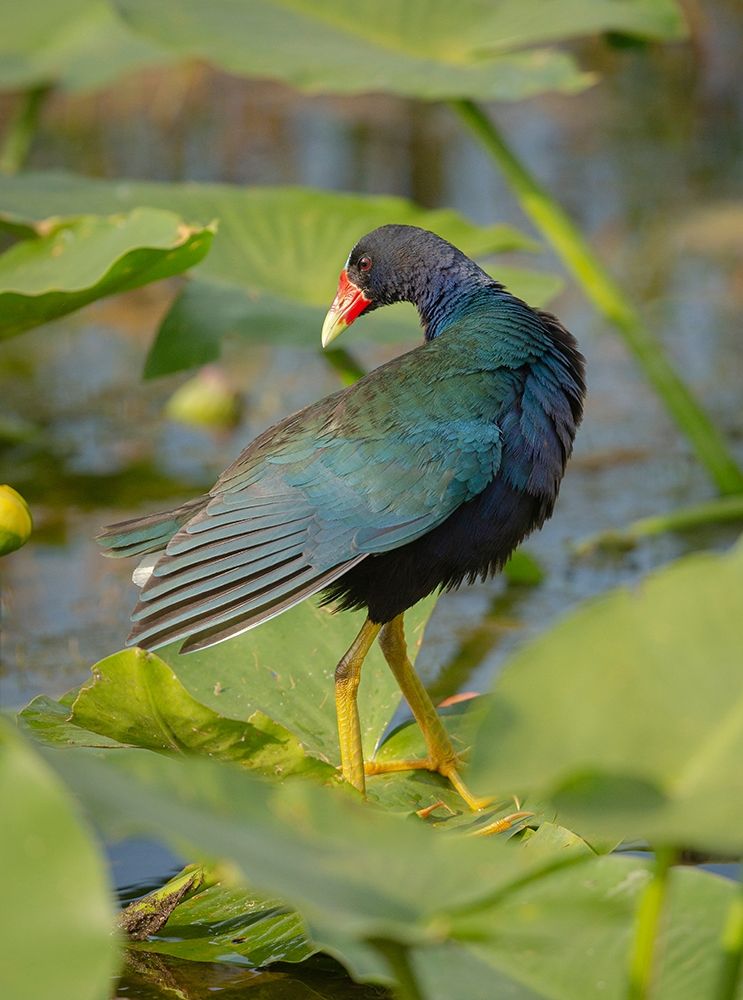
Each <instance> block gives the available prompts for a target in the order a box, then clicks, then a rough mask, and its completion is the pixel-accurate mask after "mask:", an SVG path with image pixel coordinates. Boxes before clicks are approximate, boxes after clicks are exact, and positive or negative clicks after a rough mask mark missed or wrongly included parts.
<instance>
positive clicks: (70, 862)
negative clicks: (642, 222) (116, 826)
mask: <svg viewBox="0 0 743 1000" xmlns="http://www.w3.org/2000/svg"><path fill="white" fill-rule="evenodd" d="M0 796H1V797H2V802H3V803H4V804H5V808H4V810H3V812H4V815H3V820H2V823H0V852H1V854H2V859H3V868H4V870H3V894H4V902H3V906H2V907H0V940H2V947H1V948H0V982H2V984H3V994H4V995H5V996H7V997H12V998H13V1000H60V997H75V998H76V1000H99V998H100V997H103V996H104V995H106V993H107V989H108V985H109V982H110V979H111V977H112V976H113V975H114V973H115V971H116V966H117V963H118V955H117V942H116V939H115V938H114V937H113V936H112V934H111V926H112V923H113V919H114V910H113V901H112V895H111V892H110V889H109V886H108V882H107V879H106V875H105V869H104V863H103V858H102V857H101V854H100V851H99V850H98V849H97V848H96V846H95V844H94V842H93V840H92V837H91V834H90V831H89V830H88V829H86V827H85V826H84V825H83V823H81V821H80V818H79V816H78V812H77V807H76V804H75V802H74V801H73V799H72V797H71V796H70V794H69V792H68V791H67V790H66V789H65V788H64V787H63V786H62V784H61V783H60V781H59V779H58V778H57V776H56V775H55V774H54V772H53V771H52V770H51V769H50V768H49V767H48V766H47V765H46V764H45V763H44V761H43V760H41V759H40V757H39V756H38V754H36V753H35V752H34V751H33V750H32V749H31V748H30V747H29V746H28V745H27V743H26V742H25V741H24V740H22V739H21V738H20V736H19V735H18V733H17V732H16V731H15V729H14V727H13V726H11V725H10V723H8V722H6V721H3V720H0Z"/></svg>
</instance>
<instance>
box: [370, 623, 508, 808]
mask: <svg viewBox="0 0 743 1000" xmlns="http://www.w3.org/2000/svg"><path fill="white" fill-rule="evenodd" d="M379 645H380V648H381V650H382V652H383V653H384V658H385V660H387V663H388V664H389V667H390V670H391V671H392V673H393V674H394V675H395V679H396V680H397V683H398V684H399V685H400V690H401V691H402V693H403V695H404V697H405V700H406V701H407V703H408V705H410V710H411V712H412V713H413V715H414V716H415V721H416V722H417V723H418V725H419V726H420V728H421V732H422V733H423V738H424V739H425V741H426V746H427V748H428V757H426V758H425V759H423V760H392V761H369V762H368V763H367V764H366V767H365V773H366V774H368V775H372V774H384V773H388V772H390V771H409V770H415V769H425V770H428V771H438V773H439V774H441V775H443V776H444V777H445V778H448V780H449V781H450V782H451V784H452V785H453V786H454V788H455V789H456V791H457V792H459V794H460V795H461V796H462V798H463V799H464V801H465V802H466V803H467V805H468V806H469V807H470V808H471V809H475V810H477V809H484V808H485V806H487V805H488V804H489V803H490V801H491V800H490V799H479V798H477V797H476V796H475V795H473V794H472V792H471V791H470V790H469V789H468V788H467V786H466V785H465V784H464V782H463V781H462V779H461V777H460V775H459V767H460V763H461V762H460V759H459V755H458V754H457V752H456V750H455V749H454V746H453V745H452V742H451V740H450V739H449V734H448V733H447V731H446V729H445V728H444V724H443V722H442V721H441V719H440V717H439V714H438V712H437V711H436V707H435V705H434V704H433V702H432V701H431V698H430V696H429V694H428V692H427V691H426V689H425V688H424V686H423V683H422V682H421V679H420V677H419V676H418V674H417V673H416V672H415V670H414V668H413V665H412V663H411V662H410V660H409V658H408V648H407V645H406V643H405V628H404V625H403V616H402V615H398V616H397V618H393V619H392V621H391V622H388V623H387V624H386V625H384V626H383V627H382V630H381V632H380V634H379Z"/></svg>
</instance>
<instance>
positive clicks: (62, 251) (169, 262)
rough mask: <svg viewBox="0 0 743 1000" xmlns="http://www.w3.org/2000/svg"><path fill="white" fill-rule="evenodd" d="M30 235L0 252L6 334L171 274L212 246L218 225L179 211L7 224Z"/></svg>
mask: <svg viewBox="0 0 743 1000" xmlns="http://www.w3.org/2000/svg"><path fill="white" fill-rule="evenodd" d="M3 225H5V226H6V227H8V228H10V229H11V230H12V231H13V232H15V233H18V232H20V233H22V234H23V235H27V236H28V237H29V238H27V239H23V240H21V241H20V242H18V243H16V244H15V245H14V246H12V247H11V248H10V249H9V250H6V251H5V253H4V254H2V256H0V338H2V337H10V336H13V335H14V334H17V333H21V332H22V331H23V330H28V329H29V328H30V327H33V326H38V325H39V324H40V323H45V322H47V321H48V320H50V319H56V318H57V317H58V316H64V315H65V314H66V313H69V312H73V311H74V310H75V309H79V308H81V306H84V305H87V304H88V303H89V302H93V301H95V300H96V299H98V298H102V297H103V296H106V295H112V294H114V293H116V292H123V291H128V290H129V289H132V288H138V287H139V286H140V285H144V284H147V283H149V282H151V281H157V280H159V279H161V278H168V277H170V276H172V275H174V274H179V273H180V272H181V271H185V270H187V269H188V268H189V267H191V266H193V265H194V264H196V263H198V261H200V260H201V259H202V258H203V257H204V255H205V254H206V253H207V252H208V250H209V247H210V245H211V241H212V236H213V235H214V227H213V226H211V225H206V226H187V225H185V224H184V223H183V222H182V221H181V220H180V219H179V218H178V216H177V215H175V214H174V213H173V212H168V211H161V210H158V209H150V208H135V209H132V211H131V212H129V213H128V214H126V215H123V214H122V215H110V216H95V215H85V216H68V217H65V218H59V217H54V218H51V219H43V220H39V221H37V222H35V223H34V224H33V225H32V226H31V225H27V224H26V223H25V221H21V220H20V219H18V218H17V217H15V216H9V215H8V214H7V213H6V214H1V215H0V227H2V226H3Z"/></svg>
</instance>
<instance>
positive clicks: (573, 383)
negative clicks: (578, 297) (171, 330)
mask: <svg viewBox="0 0 743 1000" xmlns="http://www.w3.org/2000/svg"><path fill="white" fill-rule="evenodd" d="M367 265H368V266H367ZM344 276H345V277H344V281H345V288H346V291H345V292H344V294H345V295H346V297H347V298H348V296H349V295H351V296H352V298H353V301H352V303H351V305H352V307H353V311H348V312H347V315H348V316H350V320H349V321H352V319H353V318H354V317H355V315H358V314H359V312H361V311H370V310H371V309H373V308H377V307H379V306H381V305H385V304H387V303H389V302H395V301H399V300H407V301H411V302H413V303H415V305H416V306H417V307H418V310H419V313H420V316H421V323H422V326H423V329H424V332H425V342H424V343H423V344H422V345H421V346H420V347H418V348H416V349H415V350H413V351H410V352H409V353H407V354H404V355H402V356H401V357H399V358H396V359H395V360H394V361H392V362H390V363H389V364H387V365H384V366H382V367H381V368H378V369H377V370H375V371H374V372H372V373H371V374H370V375H368V376H366V377H365V378H363V379H361V380H360V381H359V382H358V383H357V384H356V385H354V386H352V387H350V388H348V389H344V390H342V391H341V392H338V393H336V394H334V395H332V396H329V397H327V398H326V399H324V400H321V401H320V402H318V403H315V404H314V405H312V406H310V407H307V408H306V409H305V410H302V411H301V412H300V413H297V414H294V415H293V416H291V417H288V418H286V419H285V420H283V421H281V422H280V423H279V424H277V425H276V426H274V427H272V428H270V429H269V430H267V431H266V432H265V433H264V434H262V435H261V436H260V437H258V438H257V439H256V440H255V441H254V442H253V443H252V444H251V445H249V446H248V448H247V449H246V450H245V451H244V452H243V453H242V455H240V457H239V458H238V459H237V461H236V462H235V463H234V464H233V465H232V466H231V467H230V468H229V469H227V470H226V472H225V473H223V475H222V476H221V477H220V479H219V481H218V482H217V484H216V485H215V487H214V488H213V489H212V491H211V492H210V494H209V495H208V496H207V497H204V498H200V499H199V500H196V501H191V503H190V504H189V505H186V506H185V507H183V508H180V509H179V510H177V511H174V512H169V513H168V514H164V515H154V516H152V517H150V518H145V519H138V520H136V521H133V522H126V523H124V524H122V525H114V526H112V527H111V528H108V529H106V531H105V532H104V533H103V535H102V536H101V543H102V544H103V545H104V547H106V548H107V550H108V554H111V555H129V554H139V553H142V552H147V551H151V552H156V553H157V556H156V558H155V559H154V560H153V562H154V565H153V567H152V575H151V576H150V577H149V579H148V580H147V582H146V583H145V585H144V587H143V589H142V592H141V598H140V601H139V603H138V605H137V607H136V609H135V611H134V614H133V620H134V628H133V630H132V634H131V636H130V642H132V643H135V642H136V643H137V644H139V645H141V646H144V647H146V648H156V647H157V646H160V645H163V644H165V643H167V642H171V641H173V640H176V639H186V640H187V642H186V644H185V646H184V649H186V650H187V649H194V648H200V647H202V646H205V645H209V644H211V643H213V642H218V641H220V640H221V639H224V638H227V637H229V636H230V635H234V634H237V633H238V632H241V631H244V630H245V629H246V628H250V627H252V626H254V625H257V624H259V623H260V622H261V621H265V620H266V619H267V618H270V617H273V616H274V615H275V614H279V613H280V612H281V611H283V610H285V609H286V608H287V607H290V606H292V605H293V604H295V603H297V602H298V601H299V600H303V599H304V598H305V597H307V596H308V595H310V594H312V593H316V592H318V591H321V590H322V591H324V595H325V599H326V600H328V601H335V602H338V603H339V604H340V606H341V607H366V608H368V611H369V616H370V618H371V620H372V621H373V622H387V621H390V620H391V619H393V618H395V617H396V616H397V615H398V614H400V613H401V612H403V611H405V610H406V608H408V607H410V606H411V605H412V604H414V603H415V602H416V601H418V600H419V599H420V598H422V597H424V596H425V595H426V594H428V593H430V592H431V591H432V590H434V589H436V588H437V587H439V586H444V587H452V586H457V585H458V584H460V583H461V582H462V581H463V580H465V579H469V580H472V579H474V578H476V577H477V576H480V575H486V574H488V573H491V572H494V571H495V570H497V569H498V568H500V567H501V566H502V564H503V563H504V561H505V560H506V559H507V558H508V556H509V554H510V553H511V551H512V550H513V548H514V547H515V546H516V545H517V544H518V543H519V542H520V541H521V540H522V539H523V538H524V537H525V536H526V535H528V534H529V532H530V531H532V530H534V529H535V528H537V527H539V526H541V525H542V524H543V523H544V521H545V519H546V518H547V517H549V516H550V514H551V513H552V510H553V507H554V504H555V500H556V497H557V493H558V490H559V486H560V481H561V479H562V475H563V472H564V469H565V463H566V461H567V459H568V457H569V455H570V452H571V449H572V444H573V438H574V436H575V432H576V429H577V427H578V424H579V422H580V419H581V413H582V404H583V396H584V392H585V387H584V379H583V358H582V357H581V355H580V353H579V351H578V349H577V346H576V343H575V341H574V339H573V337H572V336H571V335H570V334H569V333H568V332H567V331H566V330H565V329H564V328H563V327H562V326H561V325H560V323H559V321H558V320H557V319H555V317H553V316H551V315H549V314H547V313H543V312H540V311H537V310H533V309H531V308H529V306H527V305H526V304H525V303H524V302H522V301H520V300H519V299H517V298H515V297H513V296H512V295H510V294H509V293H508V292H507V291H506V290H505V289H504V288H503V287H502V286H501V285H499V284H498V283H497V282H495V281H493V280H492V279H491V278H490V277H489V276H488V275H487V274H486V273H485V272H484V271H482V270H481V269H480V268H479V267H478V266H477V265H476V264H475V263H474V262H473V261H471V260H469V259H468V258H467V257H465V256H464V255H463V254H462V253H461V252H460V251H459V250H457V249H456V248H454V247H453V246H451V245H450V244H448V243H446V242H445V241H443V240H441V239H440V238H439V237H437V236H434V234H432V233H427V232H425V231H423V230H419V229H416V228H414V227H410V226H386V227H383V228H382V229H379V230H375V232H374V233H371V234H369V235H368V236H367V237H364V239H362V240H361V241H359V243H358V244H357V246H356V247H355V248H354V250H353V251H352V253H351V255H350V257H349V260H348V262H347V266H346V269H345V271H344ZM349 289H350V292H349V291H348V290H349ZM344 301H345V300H344ZM349 301H351V300H350V299H349ZM334 308H335V306H334ZM348 309H349V310H350V307H348ZM334 324H335V326H336V327H337V326H339V325H343V324H342V323H341V320H340V319H338V318H336V319H335V320H334ZM171 528H172V531H173V534H172V537H171V538H170V540H169V541H167V544H166V545H165V547H164V550H163V545H164V542H165V541H166V539H167V534H168V531H169V530H170V529H171Z"/></svg>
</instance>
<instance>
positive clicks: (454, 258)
mask: <svg viewBox="0 0 743 1000" xmlns="http://www.w3.org/2000/svg"><path fill="white" fill-rule="evenodd" d="M470 268H471V269H473V272H477V273H479V274H482V275H483V276H484V277H487V276H486V275H484V273H483V272H482V271H480V268H479V267H478V266H477V265H476V264H475V263H474V262H473V261H471V260H470V259H469V258H468V257H466V256H465V255H464V254H463V253H462V251H461V250H457V248H456V247H454V246H452V245H451V243H447V241H446V240H444V239H442V238H441V237H440V236H437V235H436V234H435V233H431V232H429V231H428V230H427V229H419V228H418V227H417V226H398V225H390V226H381V227H380V228H379V229H374V230H373V231H372V232H371V233H367V235H366V236H363V237H362V238H361V239H360V240H359V241H358V243H357V244H356V246H355V247H354V248H353V250H352V251H351V253H350V254H349V255H348V260H347V261H346V265H345V267H344V268H343V270H342V271H341V274H340V278H339V280H338V291H337V292H336V295H335V298H334V299H333V304H332V305H331V307H330V309H329V310H328V314H327V316H326V317H325V322H324V323H323V327H322V346H323V347H327V346H328V344H329V343H330V342H331V341H333V340H335V338H336V337H337V336H339V335H340V334H341V333H343V331H344V330H345V329H346V327H348V326H350V325H351V323H353V321H354V320H355V319H358V317H359V316H361V315H362V314H365V313H368V312H371V311H372V310H373V309H377V308H378V307H379V306H385V305H390V304H391V303H393V302H413V303H415V304H416V305H417V306H418V308H419V309H420V310H421V311H422V310H423V306H424V304H425V299H426V298H427V297H430V296H431V295H433V294H435V292H436V291H437V290H438V288H439V287H440V286H441V285H442V284H443V282H444V279H445V275H446V274H447V273H448V274H450V275H451V274H452V273H454V272H459V271H461V270H469V269H470Z"/></svg>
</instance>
